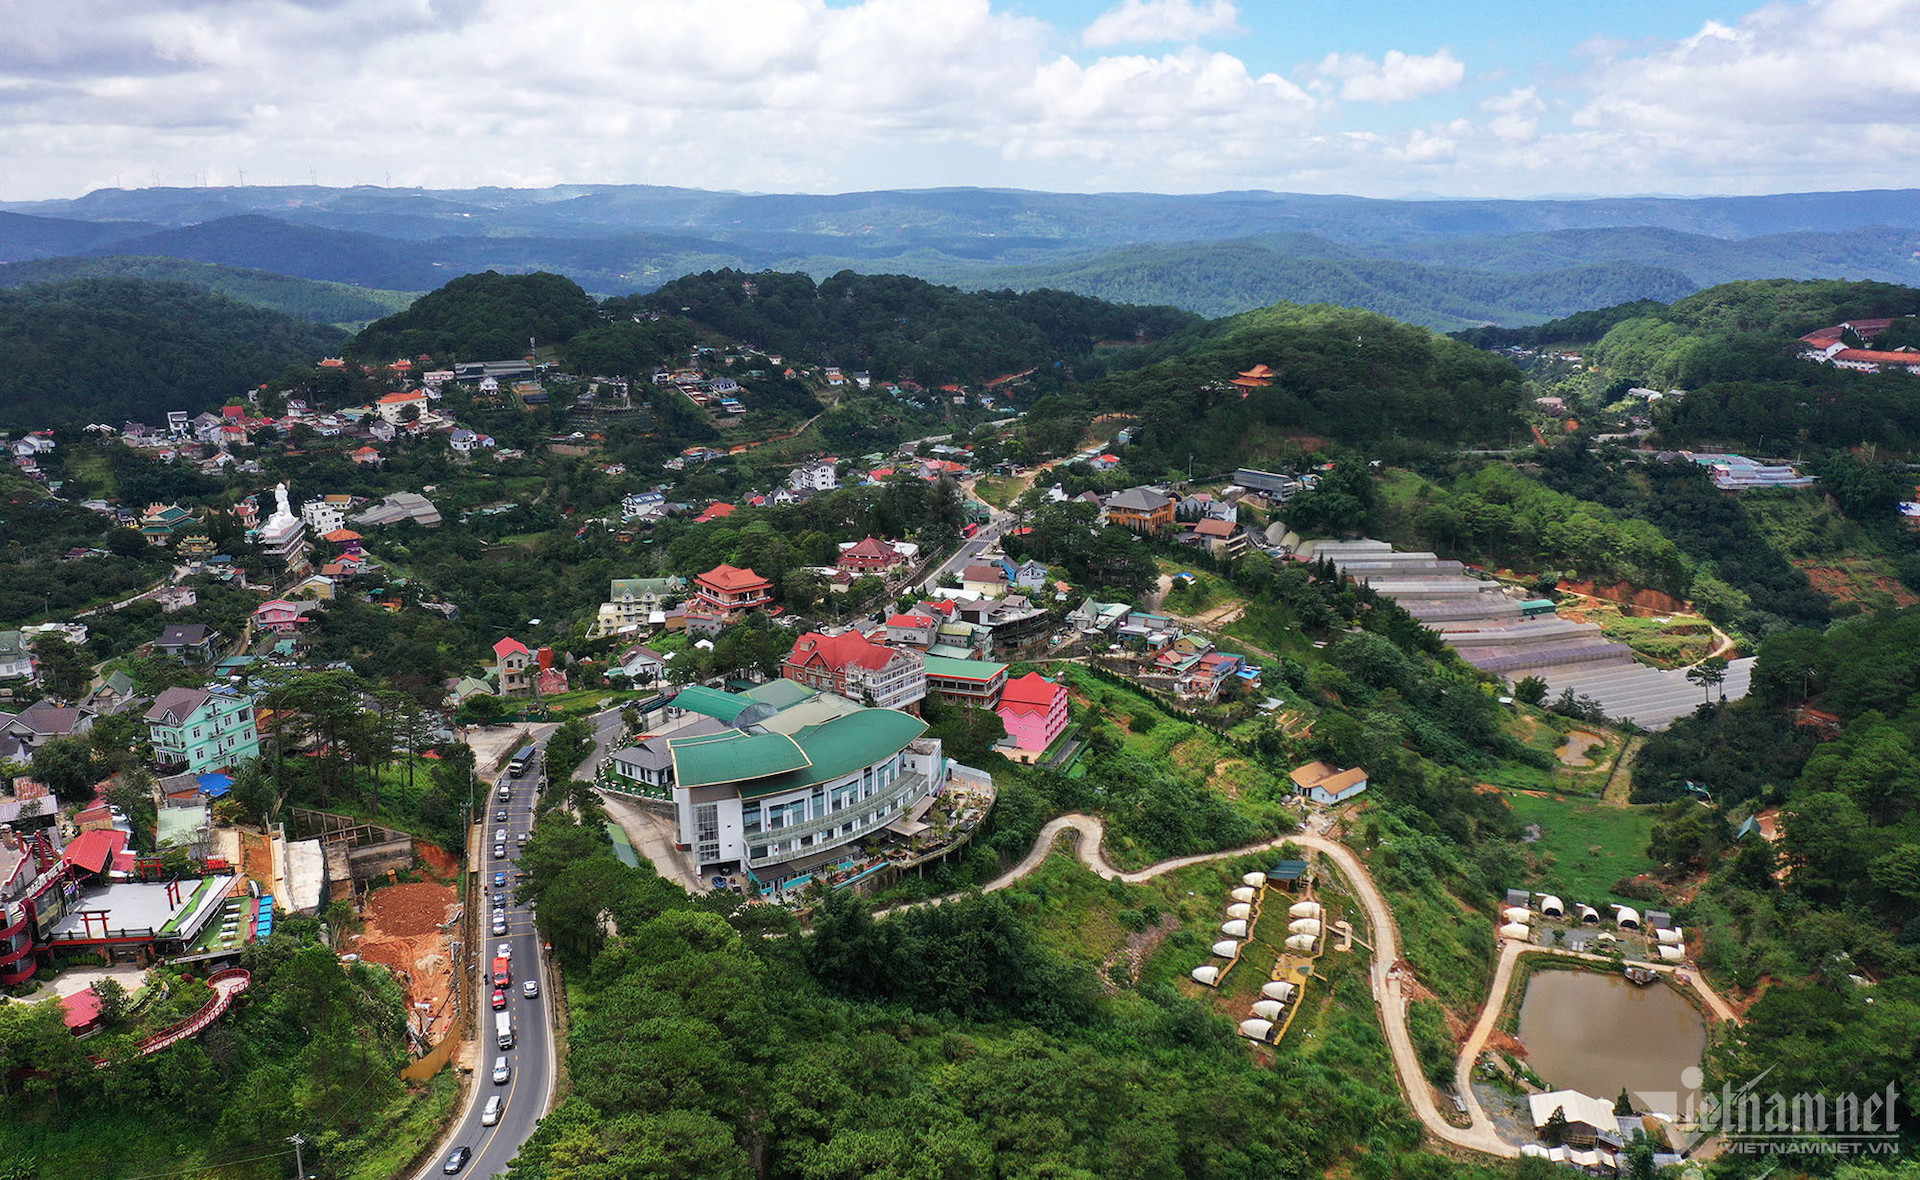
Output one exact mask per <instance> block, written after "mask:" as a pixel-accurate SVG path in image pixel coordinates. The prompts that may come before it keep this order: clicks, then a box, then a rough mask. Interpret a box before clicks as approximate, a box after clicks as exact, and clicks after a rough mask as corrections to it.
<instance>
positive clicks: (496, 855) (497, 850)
mask: <svg viewBox="0 0 1920 1180" xmlns="http://www.w3.org/2000/svg"><path fill="white" fill-rule="evenodd" d="M506 854H507V846H506V845H505V844H495V845H494V846H493V859H495V860H499V859H500V858H501V857H503V856H505V855H506Z"/></svg>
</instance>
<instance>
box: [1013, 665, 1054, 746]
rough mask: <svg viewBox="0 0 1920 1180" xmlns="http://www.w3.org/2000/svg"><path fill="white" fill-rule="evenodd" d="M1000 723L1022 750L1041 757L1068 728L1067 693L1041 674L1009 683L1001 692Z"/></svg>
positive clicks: (1029, 674)
mask: <svg viewBox="0 0 1920 1180" xmlns="http://www.w3.org/2000/svg"><path fill="white" fill-rule="evenodd" d="M999 712H1000V720H1001V721H1003V722H1005V723H1006V726H1007V737H1008V739H1010V740H1011V741H1012V742H1013V744H1014V746H1015V747H1016V748H1018V749H1021V750H1028V751H1031V752H1033V753H1036V754H1037V753H1039V752H1040V751H1042V750H1044V749H1046V748H1047V747H1048V746H1051V745H1052V744H1053V743H1054V740H1055V739H1056V738H1058V737H1059V736H1060V735H1061V733H1063V732H1064V731H1065V730H1066V728H1067V689H1066V686H1065V685H1063V684H1055V683H1054V682H1053V681H1051V680H1048V679H1047V678H1046V677H1045V676H1042V675H1040V673H1038V672H1029V673H1027V674H1026V675H1025V676H1022V677H1020V678H1019V679H1017V680H1009V681H1007V687H1006V688H1004V689H1002V690H1001V692H1000V709H999Z"/></svg>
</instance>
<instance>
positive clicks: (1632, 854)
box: [1504, 791, 1654, 905]
mask: <svg viewBox="0 0 1920 1180" xmlns="http://www.w3.org/2000/svg"><path fill="white" fill-rule="evenodd" d="M1504 794H1505V798H1506V800H1507V802H1508V804H1509V805H1511V806H1512V808H1513V814H1514V818H1516V819H1518V820H1519V821H1520V823H1521V825H1522V826H1525V825H1528V824H1538V825H1539V826H1540V838H1539V839H1538V840H1537V841H1534V842H1533V843H1531V844H1529V845H1527V851H1528V853H1529V854H1530V859H1531V861H1532V864H1533V870H1534V877H1533V880H1532V881H1531V882H1529V884H1530V885H1531V887H1532V888H1534V889H1536V890H1542V891H1545V892H1549V893H1557V894H1559V895H1560V897H1561V898H1562V899H1564V900H1565V901H1567V902H1568V903H1569V904H1571V903H1572V902H1574V901H1583V902H1586V903H1588V904H1590V905H1597V904H1598V903H1599V902H1601V901H1604V900H1608V899H1617V900H1619V901H1631V900H1632V899H1631V898H1626V897H1619V896H1618V895H1616V894H1614V893H1613V892H1612V889H1613V884H1614V882H1616V881H1619V880H1620V879H1621V878H1623V877H1632V876H1637V875H1638V874H1640V873H1645V872H1649V871H1651V870H1652V869H1653V868H1654V860H1653V858H1652V857H1650V856H1648V855H1647V835H1648V833H1649V832H1650V831H1651V830H1652V828H1653V812H1652V810H1651V809H1649V808H1644V807H1609V806H1607V805H1605V804H1601V803H1596V802H1593V801H1590V800H1584V799H1573V798H1567V797H1563V796H1546V797H1542V796H1538V795H1524V794H1519V793H1516V792H1512V791H1508V792H1505V793H1504Z"/></svg>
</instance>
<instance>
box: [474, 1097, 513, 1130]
mask: <svg viewBox="0 0 1920 1180" xmlns="http://www.w3.org/2000/svg"><path fill="white" fill-rule="evenodd" d="M506 1108H507V1100H506V1099H505V1098H502V1097H500V1095H498V1094H495V1095H494V1096H493V1097H491V1098H489V1099H487V1105H486V1109H484V1110H482V1111H481V1112H480V1125H481V1126H483V1127H491V1126H493V1125H494V1124H495V1123H497V1122H499V1121H500V1112H501V1111H503V1110H505V1109H506Z"/></svg>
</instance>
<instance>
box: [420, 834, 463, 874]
mask: <svg viewBox="0 0 1920 1180" xmlns="http://www.w3.org/2000/svg"><path fill="white" fill-rule="evenodd" d="M413 854H414V855H415V856H417V857H419V858H420V863H421V864H423V865H425V866H426V867H427V871H428V872H430V873H432V874H433V875H434V876H436V877H439V878H440V879H441V880H443V881H451V880H453V879H454V878H455V877H458V876H459V875H460V859H459V858H458V857H456V856H454V855H453V854H452V853H451V852H448V851H447V850H446V849H444V848H442V847H440V846H439V845H438V844H434V843H432V842H430V841H427V840H415V841H414V842H413Z"/></svg>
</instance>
